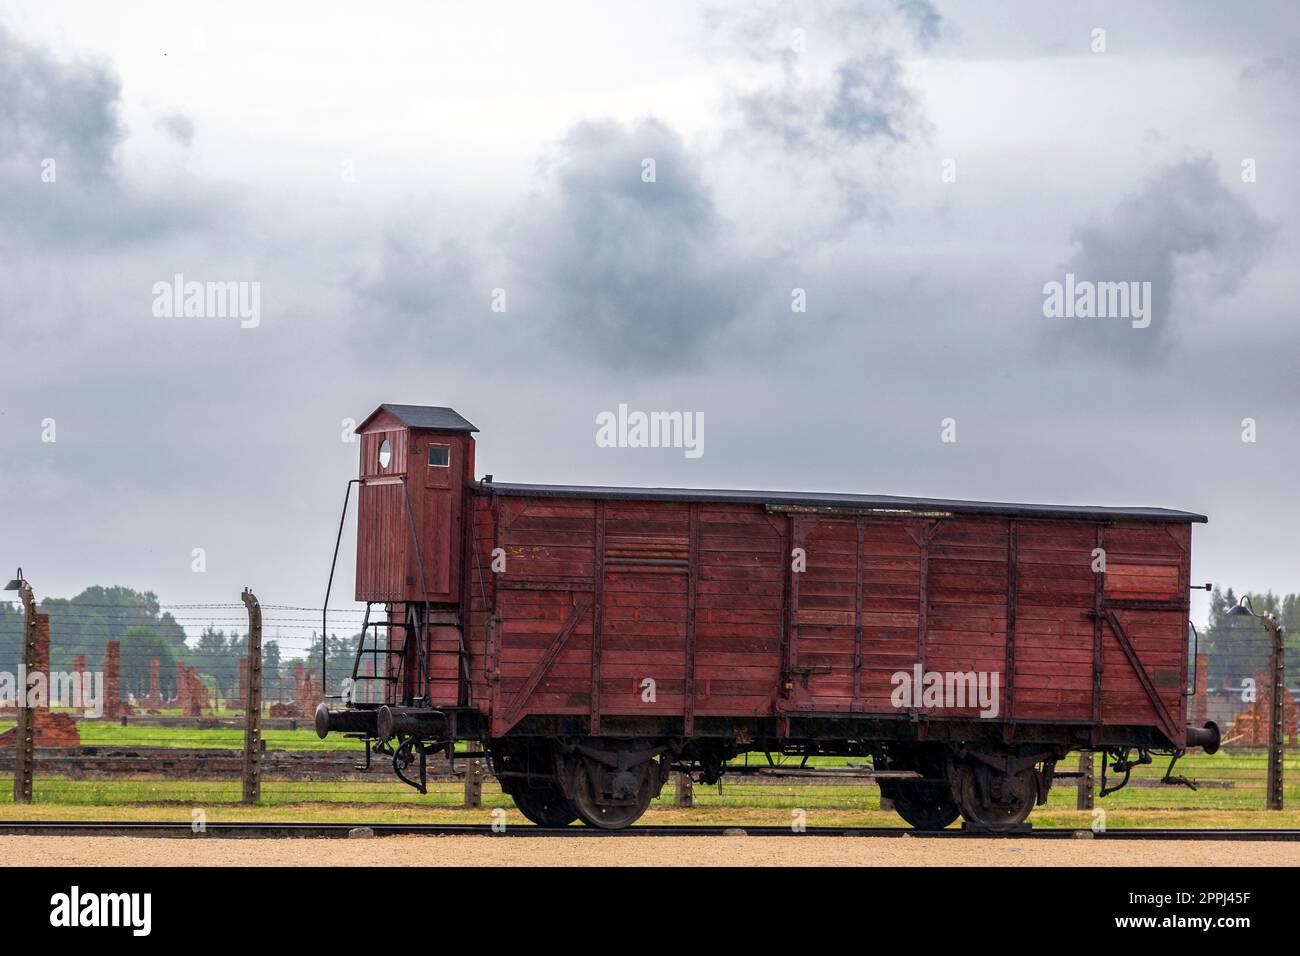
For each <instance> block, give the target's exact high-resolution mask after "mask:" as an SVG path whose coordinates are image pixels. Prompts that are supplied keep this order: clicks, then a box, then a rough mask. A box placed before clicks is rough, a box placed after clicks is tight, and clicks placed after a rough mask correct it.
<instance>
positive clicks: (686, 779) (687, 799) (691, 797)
mask: <svg viewBox="0 0 1300 956" xmlns="http://www.w3.org/2000/svg"><path fill="white" fill-rule="evenodd" d="M675 776H676V777H677V794H676V799H675V800H674V801H673V805H674V806H678V807H693V806H695V781H693V780H692V779H691V775H690V774H688V773H679V774H676V775H675Z"/></svg>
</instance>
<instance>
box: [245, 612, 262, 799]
mask: <svg viewBox="0 0 1300 956" xmlns="http://www.w3.org/2000/svg"><path fill="white" fill-rule="evenodd" d="M242 598H243V601H244V605H245V606H246V607H247V608H248V698H247V700H246V701H245V702H244V803H256V802H257V801H258V800H260V799H262V606H261V605H260V604H258V603H257V598H256V596H254V594H253V592H252V591H251V590H249V589H248V588H244V593H243V595H242Z"/></svg>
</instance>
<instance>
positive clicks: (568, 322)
mask: <svg viewBox="0 0 1300 956" xmlns="http://www.w3.org/2000/svg"><path fill="white" fill-rule="evenodd" d="M647 158H650V159H653V160H654V161H655V164H656V181H655V182H643V181H642V162H643V160H645V159H647ZM544 175H545V181H544V183H543V187H542V189H541V190H540V192H539V193H538V194H537V195H536V196H534V197H533V198H532V199H531V200H530V202H529V203H528V204H527V206H526V207H525V208H524V209H523V210H522V211H521V212H520V213H519V214H518V215H517V216H516V217H514V219H513V220H512V221H511V222H509V223H508V224H507V225H506V227H505V228H504V229H503V234H504V237H505V239H506V242H507V244H508V247H509V250H510V253H511V257H512V259H513V261H514V263H515V266H516V268H517V270H518V272H519V273H520V275H521V277H522V279H523V280H524V283H525V285H526V286H527V287H528V288H529V289H530V290H531V291H530V292H529V293H528V298H527V299H526V300H525V303H524V307H525V308H536V309H538V310H539V311H540V312H542V313H544V315H545V318H546V322H547V324H548V326H549V327H552V328H553V329H554V331H555V334H556V335H557V336H560V337H562V338H563V339H564V340H567V341H569V342H571V343H572V344H574V345H575V346H577V347H578V348H579V349H581V350H583V351H584V352H586V353H588V354H591V355H594V356H596V357H597V358H599V359H600V360H601V361H603V362H604V363H606V364H608V365H609V366H611V367H614V368H643V369H649V368H671V367H677V366H683V365H693V364H696V363H697V362H698V361H699V360H700V359H701V358H702V356H703V352H704V350H705V349H706V348H707V346H708V345H709V343H710V341H711V339H712V338H713V337H714V336H715V334H716V333H718V332H720V331H721V330H723V329H725V328H726V327H727V326H729V325H730V324H731V323H732V322H734V321H735V319H736V318H737V316H738V315H739V313H740V312H741V310H742V308H743V306H744V304H745V303H746V302H747V301H748V299H749V298H750V297H751V296H752V295H753V294H754V290H755V287H756V285H757V282H758V276H759V270H760V267H759V265H758V264H755V263H747V262H737V261H735V260H734V258H733V256H734V253H732V252H730V251H729V250H731V249H733V248H734V243H732V242H730V241H729V238H730V236H729V231H730V229H729V224H728V223H727V222H726V221H725V220H724V219H723V218H722V217H721V216H720V215H719V214H718V212H717V210H716V209H715V207H714V203H713V199H712V196H711V193H710V191H709V189H708V187H707V186H706V185H705V182H704V180H703V178H702V175H701V171H700V168H699V164H698V161H697V160H696V158H695V157H694V156H693V155H692V154H691V153H690V152H688V151H687V149H686V148H685V147H684V145H683V144H682V141H681V139H680V138H679V137H678V136H677V134H676V133H675V132H673V131H672V130H671V129H669V128H668V127H667V126H665V125H664V124H663V123H661V122H659V121H657V120H654V119H646V120H642V121H641V122H639V123H636V124H634V125H633V126H631V127H625V126H622V125H620V124H618V123H615V122H584V123H581V124H579V125H578V126H576V127H574V128H573V129H572V130H571V131H570V132H569V133H568V135H566V136H565V137H564V138H563V139H562V140H561V141H560V143H559V145H558V150H557V153H556V155H555V156H554V157H553V158H552V159H551V160H550V161H549V162H548V163H547V165H546V167H545V173H544ZM530 303H532V304H531V305H530Z"/></svg>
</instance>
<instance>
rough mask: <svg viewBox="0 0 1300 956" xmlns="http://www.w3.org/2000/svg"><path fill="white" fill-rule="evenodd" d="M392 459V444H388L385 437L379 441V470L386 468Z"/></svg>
mask: <svg viewBox="0 0 1300 956" xmlns="http://www.w3.org/2000/svg"><path fill="white" fill-rule="evenodd" d="M392 460H393V446H392V445H390V444H389V443H388V439H387V438H385V439H384V440H383V441H382V442H380V443H379V470H380V471H383V470H384V469H386V468H387V467H388V465H389V463H390V462H392Z"/></svg>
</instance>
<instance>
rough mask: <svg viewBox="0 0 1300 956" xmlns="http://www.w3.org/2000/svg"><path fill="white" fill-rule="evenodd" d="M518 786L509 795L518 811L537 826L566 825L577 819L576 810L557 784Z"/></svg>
mask: <svg viewBox="0 0 1300 956" xmlns="http://www.w3.org/2000/svg"><path fill="white" fill-rule="evenodd" d="M518 786H519V789H518V790H517V791H516V792H514V793H512V794H511V795H510V797H511V799H513V800H514V801H515V806H517V807H518V808H519V812H520V813H522V814H523V815H524V816H525V817H527V818H528V819H529V820H531V821H532V822H533V823H536V824H537V825H538V826H539V827H567V826H568V825H569V824H570V823H572V822H573V821H574V820H576V819H578V811H577V810H575V809H574V808H573V804H572V803H570V802H569V800H568V799H567V798H566V797H565V796H564V794H563V793H561V792H560V788H559V786H558V785H556V784H551V785H543V786H532V787H530V786H528V785H527V784H520V785H518Z"/></svg>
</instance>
